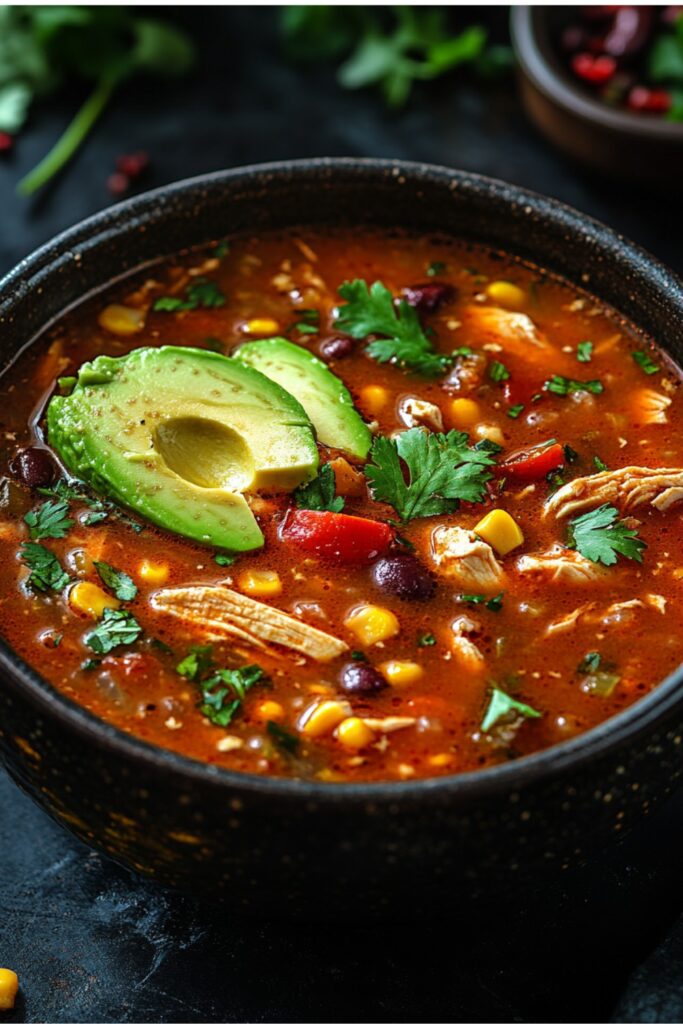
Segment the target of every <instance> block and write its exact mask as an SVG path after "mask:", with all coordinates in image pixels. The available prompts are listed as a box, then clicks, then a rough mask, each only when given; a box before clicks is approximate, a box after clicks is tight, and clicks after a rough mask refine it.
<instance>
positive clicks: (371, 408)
mask: <svg viewBox="0 0 683 1024" xmlns="http://www.w3.org/2000/svg"><path fill="white" fill-rule="evenodd" d="M359 398H360V404H361V405H362V407H363V409H364V411H365V412H367V413H368V414H369V415H370V416H378V415H379V414H380V413H381V411H382V409H384V408H386V405H387V403H388V401H389V392H388V391H387V389H386V388H381V387H379V385H378V384H368V385H367V387H364V388H362V389H361V392H360V395H359Z"/></svg>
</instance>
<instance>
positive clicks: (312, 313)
mask: <svg viewBox="0 0 683 1024" xmlns="http://www.w3.org/2000/svg"><path fill="white" fill-rule="evenodd" d="M297 313H298V315H299V319H298V320H297V321H296V323H295V324H294V326H295V327H296V329H297V330H298V331H299V332H300V333H301V334H318V333H319V331H320V311H319V310H317V309H298V310H297Z"/></svg>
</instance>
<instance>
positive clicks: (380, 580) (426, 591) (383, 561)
mask: <svg viewBox="0 0 683 1024" xmlns="http://www.w3.org/2000/svg"><path fill="white" fill-rule="evenodd" d="M372 578H373V581H374V583H375V585H376V586H377V587H379V588H380V589H381V590H386V591H387V593H389V594H394V595H395V596H396V597H400V598H403V599H404V600H405V599H407V600H410V599H411V598H415V599H418V600H423V601H424V600H426V599H427V598H429V597H431V596H432V594H433V593H434V588H435V586H436V583H435V582H434V578H433V577H432V575H431V573H429V572H428V570H427V569H425V567H424V566H423V565H422V564H421V563H420V562H419V561H418V560H417V558H415V556H414V555H406V554H397V555H387V556H386V557H385V558H380V559H379V561H377V562H375V564H374V566H373V567H372Z"/></svg>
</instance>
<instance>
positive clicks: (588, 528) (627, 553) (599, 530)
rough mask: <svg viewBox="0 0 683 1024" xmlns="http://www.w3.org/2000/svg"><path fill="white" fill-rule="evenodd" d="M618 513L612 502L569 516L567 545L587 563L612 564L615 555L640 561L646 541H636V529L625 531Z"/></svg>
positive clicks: (638, 539) (625, 528) (626, 529)
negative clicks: (574, 517) (587, 560)
mask: <svg viewBox="0 0 683 1024" xmlns="http://www.w3.org/2000/svg"><path fill="white" fill-rule="evenodd" d="M618 515H619V512H618V511H617V509H616V508H615V507H614V505H607V504H605V505H600V507H599V508H594V509H592V510H591V511H590V512H586V513H585V514H584V515H582V516H579V517H578V518H577V519H572V520H571V522H570V523H569V530H568V533H569V542H568V543H569V547H570V548H575V549H576V550H577V551H578V552H579V554H580V555H583V556H584V558H588V559H590V561H591V562H596V563H598V562H601V563H602V564H603V565H614V563H615V562H616V560H617V556H618V555H623V556H624V558H630V559H632V560H633V561H634V562H642V560H643V554H642V552H643V548H646V547H647V544H646V543H645V541H643V540H640V538H639V537H638V532H637V530H629V529H628V527H627V526H626V524H625V523H623V522H622V521H621V520H620V519H618Z"/></svg>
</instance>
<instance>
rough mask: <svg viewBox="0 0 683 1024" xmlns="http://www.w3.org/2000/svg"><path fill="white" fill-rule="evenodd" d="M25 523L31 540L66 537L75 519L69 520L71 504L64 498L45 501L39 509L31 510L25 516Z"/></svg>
mask: <svg viewBox="0 0 683 1024" xmlns="http://www.w3.org/2000/svg"><path fill="white" fill-rule="evenodd" d="M24 522H25V523H26V525H27V526H28V532H29V536H30V537H31V540H44V539H45V538H46V537H55V538H60V537H65V536H66V534H67V533H68V532H69V530H70V529H71V527H72V526H73V524H74V521H73V519H69V503H68V502H67V501H64V500H63V499H62V498H58V499H57V500H56V501H44V502H43V503H42V505H39V506H38V508H34V509H31V511H30V512H27V513H26V515H25V516H24Z"/></svg>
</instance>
